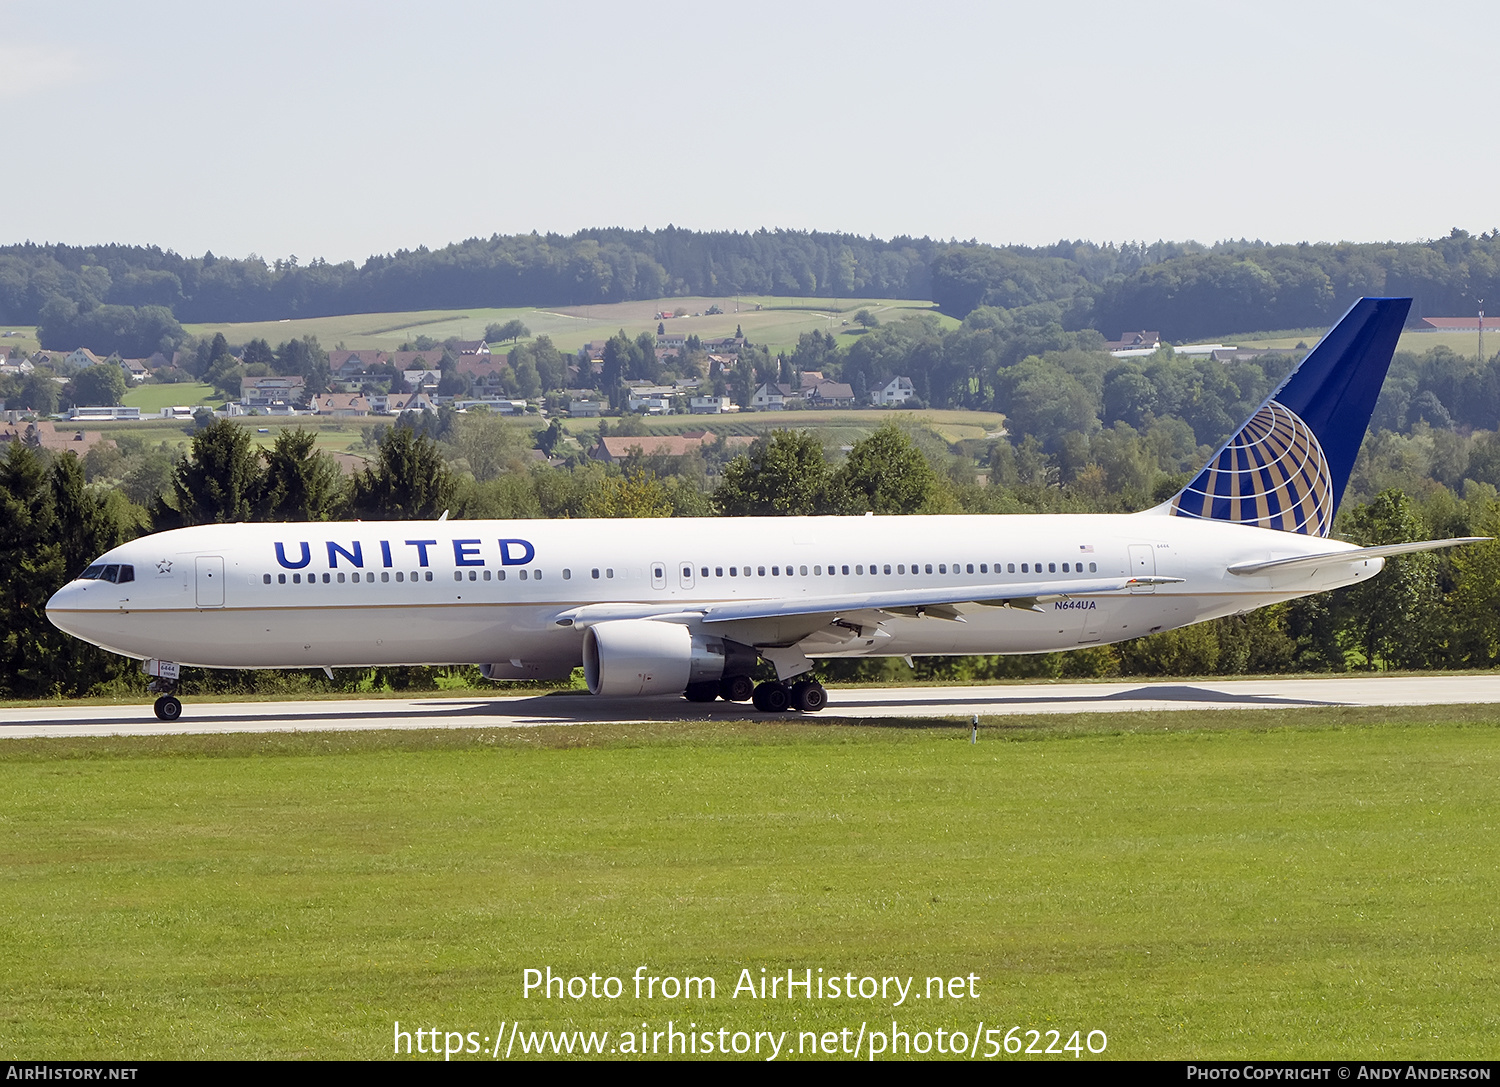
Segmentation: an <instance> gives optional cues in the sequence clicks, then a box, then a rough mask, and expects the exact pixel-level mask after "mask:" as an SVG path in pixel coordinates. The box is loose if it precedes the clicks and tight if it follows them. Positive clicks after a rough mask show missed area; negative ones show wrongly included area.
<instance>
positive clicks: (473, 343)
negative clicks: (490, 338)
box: [453, 340, 490, 358]
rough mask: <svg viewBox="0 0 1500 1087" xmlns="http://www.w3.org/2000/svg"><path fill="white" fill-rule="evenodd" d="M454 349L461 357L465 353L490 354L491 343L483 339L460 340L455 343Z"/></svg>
mask: <svg viewBox="0 0 1500 1087" xmlns="http://www.w3.org/2000/svg"><path fill="white" fill-rule="evenodd" d="M453 349H454V350H455V351H457V352H458V356H459V358H463V356H465V355H488V354H489V353H490V345H489V344H487V343H485V342H484V341H483V340H459V341H458V342H457V343H456V344H454V345H453Z"/></svg>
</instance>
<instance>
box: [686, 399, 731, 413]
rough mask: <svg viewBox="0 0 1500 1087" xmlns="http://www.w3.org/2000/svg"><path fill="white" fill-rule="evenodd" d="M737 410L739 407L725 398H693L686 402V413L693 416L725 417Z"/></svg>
mask: <svg viewBox="0 0 1500 1087" xmlns="http://www.w3.org/2000/svg"><path fill="white" fill-rule="evenodd" d="M739 410H740V406H739V405H738V404H736V403H735V402H734V401H733V400H731V399H729V397H727V396H695V397H693V398H692V399H691V400H689V401H688V411H690V412H691V413H692V414H694V415H726V414H728V413H729V412H732V411H739Z"/></svg>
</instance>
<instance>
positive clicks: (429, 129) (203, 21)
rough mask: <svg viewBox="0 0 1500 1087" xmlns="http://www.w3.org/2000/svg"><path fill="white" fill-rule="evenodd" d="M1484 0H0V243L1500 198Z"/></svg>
mask: <svg viewBox="0 0 1500 1087" xmlns="http://www.w3.org/2000/svg"><path fill="white" fill-rule="evenodd" d="M1497 32H1500V5H1496V4H1493V3H1460V2H1450V3H1441V2H1435V3H1428V4H1423V5H1416V4H1410V3H1401V4H1398V3H1387V2H1383V0H1363V2H1358V3H1327V2H1320V0H1298V2H1292V3H1286V2H1281V0H1275V2H1272V0H1253V2H1245V3H1214V2H1211V0H1197V2H1192V3H1155V2H1150V3H1121V2H1114V3H1090V2H1076V3H1068V2H1060V0H1050V2H1042V0H1035V2H1032V3H1028V4H1009V3H999V2H995V3H979V4H971V3H942V2H929V3H923V4H912V3H902V4H887V3H877V2H861V3H857V4H856V3H850V2H845V3H817V2H816V0H814V2H811V3H808V2H801V3H774V2H761V3H754V4H735V5H727V4H717V5H716V4H705V3H681V4H674V3H638V4H631V3H559V2H549V3H536V2H532V3H525V4H521V3H498V2H487V3H486V2H464V0H449V2H439V0H426V2H423V3H420V4H418V3H401V4H396V3H380V2H370V0H365V2H360V3H347V4H334V3H319V2H316V0H296V2H293V3H283V2H280V0H256V2H254V3H246V2H243V0H219V2H216V3H208V4H205V3H202V2H192V3H166V2H156V0H143V2H139V3H119V2H118V0H108V2H99V3H83V2H78V3H75V2H69V0H0V139H3V140H4V146H5V155H4V163H5V166H4V173H3V180H0V243H12V242H20V241H26V240H28V239H29V240H32V241H53V242H69V243H101V242H111V241H113V242H128V243H143V244H156V245H161V246H163V247H170V248H173V249H176V250H177V251H178V252H182V253H190V254H198V253H202V252H203V251H204V250H205V249H212V250H213V251H214V252H216V253H219V254H220V255H226V256H243V255H245V254H248V253H251V252H254V253H259V254H260V255H262V256H264V257H267V258H274V257H282V256H286V255H289V254H296V255H297V256H298V257H299V258H301V259H302V260H303V261H304V262H305V261H307V260H308V259H310V258H312V257H315V256H323V257H326V258H328V259H330V260H342V259H348V258H354V259H362V258H363V257H365V256H366V255H368V254H370V253H373V252H386V251H390V250H393V249H397V248H403V247H407V248H410V247H415V246H418V245H427V246H429V247H434V248H435V247H438V246H441V245H445V244H447V243H448V242H450V241H456V240H460V239H462V238H465V237H471V236H474V235H481V236H488V235H490V234H492V233H497V232H498V233H502V234H508V233H518V232H525V231H531V230H537V231H541V232H548V231H556V232H560V233H571V232H572V231H574V230H577V229H580V228H583V227H590V226H630V227H641V226H648V227H662V226H666V225H667V224H668V223H675V224H677V225H678V226H683V227H690V228H694V229H698V230H717V229H724V230H754V229H758V228H760V227H767V228H776V227H788V228H796V229H817V230H830V231H849V232H853V233H858V234H866V235H871V234H873V235H876V236H878V237H882V238H889V237H891V236H893V235H897V234H912V235H930V236H933V237H944V238H946V237H949V236H953V237H958V238H960V239H968V238H978V239H979V240H981V241H986V242H994V243H999V244H1003V243H1011V242H1021V243H1029V244H1035V243H1042V242H1049V241H1055V240H1057V239H1058V238H1060V237H1068V238H1087V239H1092V240H1094V241H1099V242H1105V241H1116V242H1119V241H1128V240H1148V241H1149V240H1155V239H1158V238H1167V239H1177V240H1182V239H1188V238H1192V239H1197V240H1199V241H1204V242H1212V241H1215V240H1218V239H1221V238H1228V237H1242V236H1243V237H1251V238H1256V237H1259V238H1265V239H1267V240H1272V241H1301V240H1304V239H1305V240H1314V241H1318V240H1322V241H1336V240H1343V239H1348V240H1360V241H1366V240H1385V239H1397V240H1406V239H1417V238H1427V237H1434V236H1438V235H1442V234H1446V233H1447V232H1448V230H1449V228H1451V227H1453V226H1462V227H1464V228H1466V229H1468V230H1472V231H1475V232H1478V231H1482V230H1487V229H1491V228H1494V227H1496V226H1500V207H1497V206H1496V202H1495V199H1494V193H1495V191H1496V189H1497V182H1496V173H1497V171H1496V166H1497V157H1500V141H1497V139H1496V134H1497V131H1500V129H1497V128H1496V124H1495V119H1494V118H1495V111H1494V108H1493V106H1494V102H1495V92H1496V88H1497V84H1500V79H1497V76H1496V68H1495V62H1496V60H1497V58H1500V33H1497Z"/></svg>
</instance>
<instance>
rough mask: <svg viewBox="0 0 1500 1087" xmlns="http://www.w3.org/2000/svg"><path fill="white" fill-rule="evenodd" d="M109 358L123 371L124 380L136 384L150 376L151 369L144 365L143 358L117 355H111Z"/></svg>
mask: <svg viewBox="0 0 1500 1087" xmlns="http://www.w3.org/2000/svg"><path fill="white" fill-rule="evenodd" d="M111 358H113V359H114V360H115V362H117V363H119V366H120V369H121V370H123V371H124V372H125V380H126V381H129V382H132V383H135V384H138V383H140V382H142V381H145V380H146V378H148V377H150V376H151V369H150V367H148V366H147V365H146V360H145V359H122V358H121V357H120V356H119V355H112V356H111Z"/></svg>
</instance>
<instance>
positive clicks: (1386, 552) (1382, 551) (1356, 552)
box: [1229, 536, 1493, 577]
mask: <svg viewBox="0 0 1500 1087" xmlns="http://www.w3.org/2000/svg"><path fill="white" fill-rule="evenodd" d="M1492 538H1493V537H1490V536H1460V537H1458V538H1457V539H1452V540H1421V541H1419V542H1417V543H1398V544H1381V545H1379V546H1378V547H1356V548H1352V549H1350V550H1348V551H1332V552H1329V553H1327V554H1323V555H1298V556H1295V557H1293V558H1289V559H1268V560H1267V561H1265V562H1241V563H1236V564H1235V565H1233V566H1231V567H1229V572H1230V573H1231V574H1239V575H1240V576H1242V577H1253V576H1255V575H1257V574H1273V573H1275V574H1279V573H1282V572H1284V571H1288V570H1316V569H1321V568H1325V567H1329V566H1343V565H1345V564H1346V563H1351V562H1360V561H1363V560H1365V559H1385V558H1390V557H1391V556H1392V555H1411V554H1414V553H1416V552H1419V551H1437V550H1439V549H1440V548H1444V547H1457V546H1458V545H1459V544H1467V543H1482V542H1484V541H1485V540H1489V539H1492Z"/></svg>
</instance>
